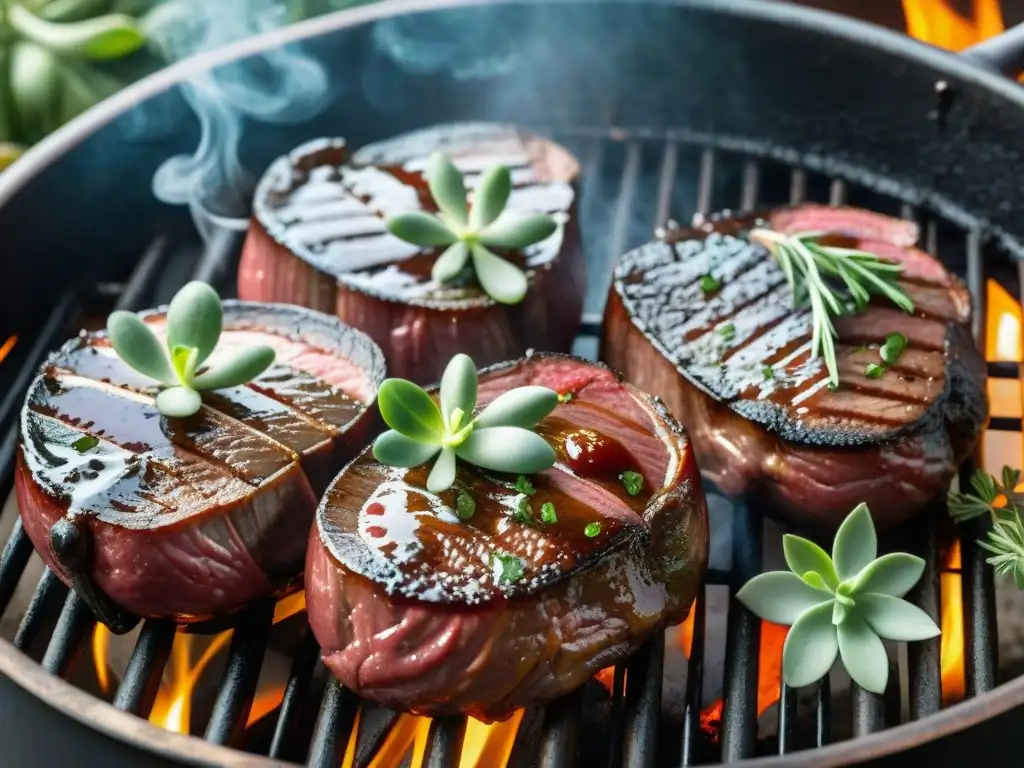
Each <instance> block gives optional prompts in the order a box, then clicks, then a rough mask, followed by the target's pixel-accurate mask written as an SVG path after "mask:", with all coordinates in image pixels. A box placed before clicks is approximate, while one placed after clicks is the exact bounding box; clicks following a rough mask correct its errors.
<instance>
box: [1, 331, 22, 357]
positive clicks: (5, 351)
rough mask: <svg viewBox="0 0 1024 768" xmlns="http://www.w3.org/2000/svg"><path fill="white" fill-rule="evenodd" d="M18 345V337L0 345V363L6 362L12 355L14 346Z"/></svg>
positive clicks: (12, 337) (10, 338)
mask: <svg viewBox="0 0 1024 768" xmlns="http://www.w3.org/2000/svg"><path fill="white" fill-rule="evenodd" d="M17 343H18V337H17V336H11V337H9V338H8V339H7V341H5V342H4V343H3V344H2V345H0V363H2V362H3V361H4V358H5V357H7V356H8V355H9V354H11V350H12V349H14V345H15V344H17Z"/></svg>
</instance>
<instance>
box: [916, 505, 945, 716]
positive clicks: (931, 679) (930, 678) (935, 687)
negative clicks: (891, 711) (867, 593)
mask: <svg viewBox="0 0 1024 768" xmlns="http://www.w3.org/2000/svg"><path fill="white" fill-rule="evenodd" d="M936 506H937V507H940V508H938V509H930V510H927V511H926V512H925V515H927V516H928V517H930V518H939V517H940V516H942V515H945V514H946V509H945V504H938V505H936ZM921 533H922V535H921V537H920V538H921V546H920V548H919V549H920V551H921V552H922V554H923V557H924V573H923V574H922V575H921V580H920V581H919V582H918V584H917V586H916V587H915V588H914V590H913V591H912V592H911V594H910V595H909V599H910V601H911V602H913V603H914V604H915V605H917V606H918V607H919V608H921V610H923V611H924V612H925V613H927V614H928V615H929V616H931V618H932V621H934V622H935V623H936V624H938V623H939V620H940V616H939V571H938V564H937V560H938V552H937V550H936V547H937V546H938V542H937V541H936V536H935V526H934V525H925V526H922V531H921ZM939 648H940V646H939V639H938V638H932V639H931V640H924V641H921V642H917V643H907V667H908V669H907V672H908V684H909V688H910V709H909V714H910V719H911V720H918V719H920V718H922V717H925V716H927V715H930V714H933V713H935V712H938V711H939V709H940V708H941V707H942V678H941V665H940V659H939Z"/></svg>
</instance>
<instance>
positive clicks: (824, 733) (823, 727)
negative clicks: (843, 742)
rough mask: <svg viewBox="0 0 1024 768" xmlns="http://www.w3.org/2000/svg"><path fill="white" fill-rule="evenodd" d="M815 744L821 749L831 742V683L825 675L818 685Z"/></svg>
mask: <svg viewBox="0 0 1024 768" xmlns="http://www.w3.org/2000/svg"><path fill="white" fill-rule="evenodd" d="M815 726H816V728H815V736H816V738H815V743H817V745H818V746H819V747H823V746H825V745H826V744H828V743H829V742H830V741H832V683H831V682H830V681H829V676H828V675H825V676H824V677H823V678H822V679H821V683H820V684H819V685H818V711H817V713H816V718H815Z"/></svg>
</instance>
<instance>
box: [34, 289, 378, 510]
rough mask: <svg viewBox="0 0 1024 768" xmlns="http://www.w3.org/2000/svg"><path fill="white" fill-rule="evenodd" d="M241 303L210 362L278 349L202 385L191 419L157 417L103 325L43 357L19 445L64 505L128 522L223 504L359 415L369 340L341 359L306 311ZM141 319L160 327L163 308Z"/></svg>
mask: <svg viewBox="0 0 1024 768" xmlns="http://www.w3.org/2000/svg"><path fill="white" fill-rule="evenodd" d="M242 307H244V305H234V306H233V307H231V308H230V309H229V311H228V314H227V317H226V323H225V324H226V328H225V331H224V333H223V335H222V336H221V342H220V344H219V345H218V348H217V349H216V350H215V352H214V354H213V355H212V356H211V358H210V360H209V364H210V365H214V364H216V362H217V360H218V359H219V358H221V357H223V356H225V355H227V354H230V353H231V352H232V350H234V349H237V348H238V347H239V346H242V345H248V344H252V343H263V344H269V345H271V346H273V347H275V349H276V350H277V359H276V361H275V363H274V365H273V366H272V367H271V368H269V369H268V370H267V371H266V372H264V373H263V374H262V375H261V376H260V377H259V378H258V379H256V380H255V381H253V382H251V383H249V384H246V385H243V386H240V387H234V388H231V389H225V390H217V391H214V392H208V393H203V400H204V407H203V409H202V410H201V411H200V412H199V413H197V414H195V415H194V416H190V417H188V418H183V419H179V418H168V417H165V416H163V415H161V414H160V413H159V412H158V411H157V410H156V406H155V405H154V402H153V397H154V395H155V394H156V392H157V387H156V382H154V381H153V380H152V379H149V378H148V377H146V376H144V375H143V374H140V373H139V372H137V371H135V370H134V369H132V368H130V367H129V366H128V365H126V364H125V363H124V362H123V361H122V360H121V359H120V358H119V357H117V355H116V354H115V353H114V351H113V349H112V348H111V347H110V345H109V342H108V340H107V339H106V337H105V335H103V334H93V335H83V336H81V337H80V338H79V339H76V340H75V341H72V342H69V343H68V344H67V345H65V346H64V347H63V348H62V349H61V350H60V352H58V353H57V354H56V355H54V356H53V357H52V358H50V360H49V361H48V362H47V363H46V364H45V366H44V369H43V372H42V374H41V375H40V377H39V378H38V379H37V380H36V382H35V384H34V385H33V387H32V389H31V391H30V394H29V397H28V399H27V401H26V404H25V408H24V411H23V442H22V452H23V459H24V461H25V462H26V464H27V466H28V468H29V469H30V471H31V472H32V474H33V476H34V477H35V478H36V480H37V481H38V482H39V483H40V484H41V485H43V486H44V487H45V488H46V489H47V491H48V492H49V493H50V494H51V495H52V496H53V497H54V498H55V499H56V500H60V501H62V503H64V504H66V505H67V506H66V509H67V513H68V515H70V516H75V515H80V514H86V515H90V516H97V517H99V518H100V519H103V520H106V521H108V522H114V523H117V524H119V525H124V526H127V527H132V528H136V527H149V526H160V525H165V524H168V523H170V522H173V521H176V520H180V519H182V518H185V517H188V516H190V515H192V514H195V513H197V512H200V511H209V509H210V508H211V506H212V507H216V506H220V505H228V504H231V503H233V502H236V501H238V500H240V499H242V498H245V497H247V496H249V495H250V494H252V493H253V492H254V491H255V490H256V489H258V488H259V487H260V486H261V485H263V484H264V483H266V482H268V481H269V480H270V479H271V478H274V477H275V476H277V475H279V474H280V473H282V472H284V471H286V470H288V469H289V468H290V467H291V466H292V465H294V464H296V463H303V462H305V461H307V460H311V461H312V460H313V459H314V458H315V456H316V454H320V453H325V452H330V449H331V446H332V445H333V443H334V442H335V441H336V440H337V439H338V438H339V437H340V436H341V435H342V434H343V433H344V432H345V431H346V430H347V429H348V428H349V426H350V425H351V424H353V423H354V422H355V421H356V420H357V419H359V418H360V417H361V416H362V414H363V413H364V412H365V411H366V408H367V400H368V398H369V397H372V392H373V391H374V389H375V384H374V383H373V378H374V376H375V375H380V374H381V373H382V361H380V360H379V359H373V355H372V354H370V353H369V352H368V350H369V347H367V352H366V354H361V355H360V356H358V357H356V359H354V360H347V359H343V358H341V357H338V355H337V353H336V352H334V351H328V350H327V349H322V348H321V349H318V348H316V347H312V346H310V345H309V344H307V343H305V342H304V341H303V340H301V337H299V336H298V335H295V334H294V333H293V331H294V330H296V329H297V328H298V327H299V324H300V323H301V317H300V316H301V315H303V314H308V313H304V312H303V311H302V310H294V311H292V312H290V313H289V314H293V315H294V317H291V318H289V320H290V322H289V323H288V324H282V323H281V318H280V317H272V316H268V320H269V321H270V322H269V324H268V326H264V327H261V326H260V319H259V317H258V313H257V312H256V311H253V312H251V313H249V316H248V317H246V314H247V313H246V312H245V310H244V309H242ZM147 321H148V322H149V324H150V326H151V327H152V328H153V329H154V330H155V331H156V332H157V334H158V335H160V336H162V334H163V319H162V316H161V315H158V314H154V315H150V316H149V317H148V318H147ZM275 326H276V327H275ZM377 354H378V356H379V353H377ZM362 366H366V367H365V368H364V367H362ZM374 368H377V369H378V370H377V371H376V372H375V371H374V370H373V369H374ZM342 387H344V389H343V388H342ZM346 390H347V391H346ZM315 482H325V481H324V480H318V481H315Z"/></svg>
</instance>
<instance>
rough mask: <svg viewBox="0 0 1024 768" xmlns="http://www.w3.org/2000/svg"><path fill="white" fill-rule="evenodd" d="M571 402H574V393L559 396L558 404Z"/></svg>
mask: <svg viewBox="0 0 1024 768" xmlns="http://www.w3.org/2000/svg"><path fill="white" fill-rule="evenodd" d="M570 400H572V392H566V393H565V394H564V395H559V396H558V402H560V403H568V402H569V401H570Z"/></svg>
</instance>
